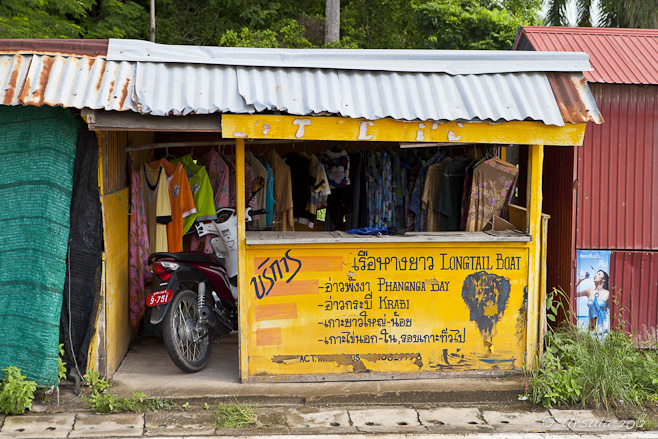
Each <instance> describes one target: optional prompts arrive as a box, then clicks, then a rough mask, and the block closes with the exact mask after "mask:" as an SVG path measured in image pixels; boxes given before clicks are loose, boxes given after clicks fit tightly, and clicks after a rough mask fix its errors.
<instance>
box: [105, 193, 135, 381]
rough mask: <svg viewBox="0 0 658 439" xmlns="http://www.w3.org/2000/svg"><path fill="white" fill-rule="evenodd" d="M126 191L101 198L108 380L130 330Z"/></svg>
mask: <svg viewBox="0 0 658 439" xmlns="http://www.w3.org/2000/svg"><path fill="white" fill-rule="evenodd" d="M129 200H130V192H129V189H128V188H125V189H123V190H121V191H118V192H114V193H110V194H108V195H105V196H103V197H101V204H102V206H103V235H104V239H105V256H106V262H105V270H104V282H105V335H106V336H105V340H106V370H105V371H104V372H105V375H106V376H108V377H110V376H112V375H113V374H114V372H116V370H117V369H118V368H119V365H120V364H121V361H122V360H123V357H124V356H125V354H126V352H128V345H129V343H130V337H131V332H132V330H131V327H130V321H129V313H128V300H129V295H128V221H129V216H128V214H127V212H128V209H129V205H127V204H126V203H127V202H129Z"/></svg>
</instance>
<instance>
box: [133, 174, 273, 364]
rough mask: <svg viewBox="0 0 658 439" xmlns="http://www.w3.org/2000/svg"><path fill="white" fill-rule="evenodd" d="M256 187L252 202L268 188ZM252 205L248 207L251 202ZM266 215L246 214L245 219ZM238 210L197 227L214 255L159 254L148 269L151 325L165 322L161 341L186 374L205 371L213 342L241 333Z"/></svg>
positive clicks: (223, 212) (258, 182)
mask: <svg viewBox="0 0 658 439" xmlns="http://www.w3.org/2000/svg"><path fill="white" fill-rule="evenodd" d="M264 184H265V183H264V181H263V179H262V178H258V179H256V180H255V181H254V183H253V184H252V195H251V196H252V198H253V197H254V196H255V195H256V193H257V192H258V191H259V190H261V189H262V188H263V186H264ZM247 204H248V203H247ZM263 213H266V212H265V210H255V211H252V210H251V209H250V208H247V209H246V212H245V220H246V221H247V222H249V221H251V220H252V215H259V214H263ZM237 224H238V222H237V215H236V213H235V210H234V209H229V208H222V209H220V210H219V211H217V219H215V220H212V221H203V222H199V223H196V224H195V229H196V233H197V235H198V236H199V237H204V236H206V235H214V237H213V238H212V239H210V245H211V246H212V249H213V253H203V252H179V253H168V252H159V253H153V254H151V255H149V258H148V264H149V266H150V267H151V272H152V273H153V275H154V276H153V278H154V282H156V283H158V285H157V286H156V287H155V288H154V289H153V291H152V292H151V293H150V294H148V295H147V297H146V305H147V306H148V307H150V308H151V317H150V322H151V324H153V325H157V324H160V323H162V338H163V341H164V344H165V347H166V348H167V352H168V353H169V356H170V357H171V359H172V361H173V362H174V364H176V366H177V367H178V368H179V369H181V370H182V371H184V372H188V373H190V372H198V371H200V370H201V369H203V368H204V367H205V366H206V364H208V360H209V359H210V353H211V348H212V343H213V339H217V338H222V337H223V336H225V335H227V334H230V333H231V332H233V331H236V330H237V329H238V303H237V299H238V283H237V279H238V246H237V242H238V227H237Z"/></svg>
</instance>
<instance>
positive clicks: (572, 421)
mask: <svg viewBox="0 0 658 439" xmlns="http://www.w3.org/2000/svg"><path fill="white" fill-rule="evenodd" d="M550 412H551V415H553V418H554V419H555V422H557V423H558V424H561V425H564V426H567V427H568V428H569V429H570V430H571V431H576V432H583V433H606V432H608V433H609V432H613V431H629V430H633V427H634V425H633V426H631V428H628V427H629V424H627V423H626V421H620V420H618V419H617V418H616V417H614V416H611V415H604V414H600V413H596V412H594V411H592V410H558V409H550Z"/></svg>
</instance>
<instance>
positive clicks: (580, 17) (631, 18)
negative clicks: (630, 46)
mask: <svg viewBox="0 0 658 439" xmlns="http://www.w3.org/2000/svg"><path fill="white" fill-rule="evenodd" d="M570 4H575V6H576V11H577V17H576V25H577V26H579V27H590V26H598V27H624V28H646V29H655V28H658V3H657V2H656V1H654V0H641V1H638V0H599V1H598V4H597V5H595V4H594V3H593V2H592V0H548V10H547V13H546V17H545V18H544V23H545V24H546V25H549V26H569V25H570V23H569V20H568V18H567V10H568V7H569V5H570ZM595 7H596V8H598V11H595V9H594V8H595ZM595 12H598V20H597V22H596V23H595V22H594V18H593V17H594V15H595Z"/></svg>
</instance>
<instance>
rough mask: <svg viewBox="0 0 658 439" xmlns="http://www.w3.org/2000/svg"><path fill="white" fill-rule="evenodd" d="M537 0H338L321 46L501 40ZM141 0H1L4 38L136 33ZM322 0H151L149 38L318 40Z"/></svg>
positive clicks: (145, 3) (247, 42) (497, 44)
mask: <svg viewBox="0 0 658 439" xmlns="http://www.w3.org/2000/svg"><path fill="white" fill-rule="evenodd" d="M541 1H542V0H342V1H341V39H340V41H338V42H336V43H332V44H331V45H329V46H328V47H340V48H367V49H416V48H426V49H509V48H510V47H511V45H512V42H513V40H514V37H515V34H516V31H517V28H518V26H520V25H532V24H538V18H537V12H538V10H539V7H540V5H541ZM148 10H149V0H2V2H1V3H0V37H2V38H137V39H146V38H147V37H148V30H149V13H148ZM324 11H325V0H156V42H159V43H166V44H191V45H199V46H203V45H222V46H234V47H290V48H312V47H326V46H324V24H325V22H324Z"/></svg>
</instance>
